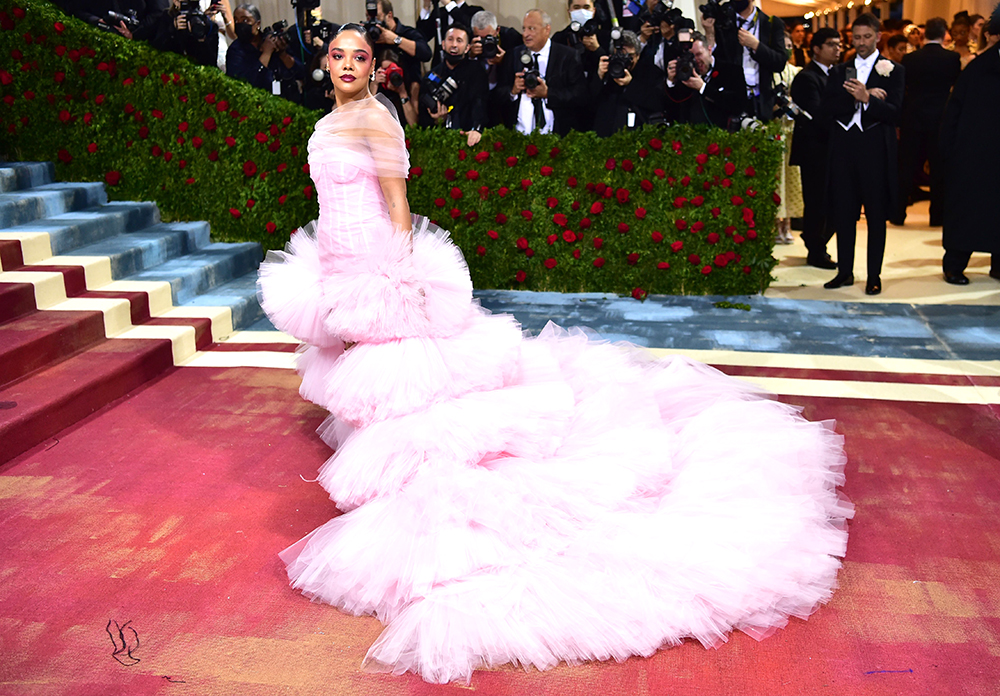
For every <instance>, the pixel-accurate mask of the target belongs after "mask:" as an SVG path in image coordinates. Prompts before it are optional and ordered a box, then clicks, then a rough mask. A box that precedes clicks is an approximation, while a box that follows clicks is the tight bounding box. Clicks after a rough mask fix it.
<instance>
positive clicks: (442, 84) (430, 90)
mask: <svg viewBox="0 0 1000 696" xmlns="http://www.w3.org/2000/svg"><path fill="white" fill-rule="evenodd" d="M457 90H458V81H457V80H456V79H455V78H454V77H445V78H442V77H441V76H440V75H438V74H437V73H436V72H434V71H433V70H432V71H431V72H429V73H427V77H425V78H424V84H423V87H422V88H421V90H420V104H421V105H422V106H424V107H426V109H427V110H428V111H431V112H434V111H437V105H438V104H439V103H440V104H445V105H447V104H448V102H449V101H450V100H451V98H452V96H454V94H455V92H456V91H457Z"/></svg>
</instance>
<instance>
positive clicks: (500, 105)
mask: <svg viewBox="0 0 1000 696" xmlns="http://www.w3.org/2000/svg"><path fill="white" fill-rule="evenodd" d="M499 29H500V48H502V49H503V50H504V57H503V60H502V61H500V64H499V65H496V66H491V65H488V64H486V62H485V61H484V60H483V59H482V57H479V58H477V59H476V62H478V63H479V66H480V67H481V68H482V69H483V71H484V72H485V73H486V75H487V84H489V82H491V78H490V72H491V71H492V70H496V76H495V77H494V78H492V82H495V83H496V84H495V86H494V87H493V89H490V90H489V101H488V104H487V107H486V111H487V115H486V125H487V127H488V128H494V127H496V126H502V125H503V124H504V123H505V122H506V118H507V109H508V108H509V106H510V104H509V102H510V97H509V96H508V94H509V93H510V92H509V89H508V91H507V92H504V90H503V82H504V78H505V76H506V75H507V71H508V70H510V67H511V61H512V60H513V51H514V49H515V48H517V47H518V46H522V45H524V38H523V37H522V36H521V32H519V31H518V30H517V29H514V28H512V27H499ZM515 72H516V70H515ZM508 87H509V86H508Z"/></svg>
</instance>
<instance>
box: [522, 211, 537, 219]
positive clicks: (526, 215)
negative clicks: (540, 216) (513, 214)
mask: <svg viewBox="0 0 1000 696" xmlns="http://www.w3.org/2000/svg"><path fill="white" fill-rule="evenodd" d="M521 217H523V218H524V219H525V220H530V219H531V218H533V217H535V214H534V213H533V212H531V211H530V210H522V211H521Z"/></svg>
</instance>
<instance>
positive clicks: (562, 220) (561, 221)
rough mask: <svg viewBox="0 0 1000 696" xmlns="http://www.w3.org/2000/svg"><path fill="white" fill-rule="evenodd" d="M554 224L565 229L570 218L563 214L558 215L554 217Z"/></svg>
mask: <svg viewBox="0 0 1000 696" xmlns="http://www.w3.org/2000/svg"><path fill="white" fill-rule="evenodd" d="M552 222H554V223H555V224H557V225H559V226H560V227H565V226H566V224H567V223H568V222H569V218H567V217H566V216H565V215H563V214H562V213H556V214H555V215H553V216H552Z"/></svg>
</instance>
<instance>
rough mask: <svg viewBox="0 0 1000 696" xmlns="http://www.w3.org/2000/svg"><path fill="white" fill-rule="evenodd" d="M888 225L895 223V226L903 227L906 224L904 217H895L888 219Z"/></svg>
mask: <svg viewBox="0 0 1000 696" xmlns="http://www.w3.org/2000/svg"><path fill="white" fill-rule="evenodd" d="M889 224H890V225H895V226H896V227H903V226H905V225H906V218H896V219H895V220H889Z"/></svg>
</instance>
